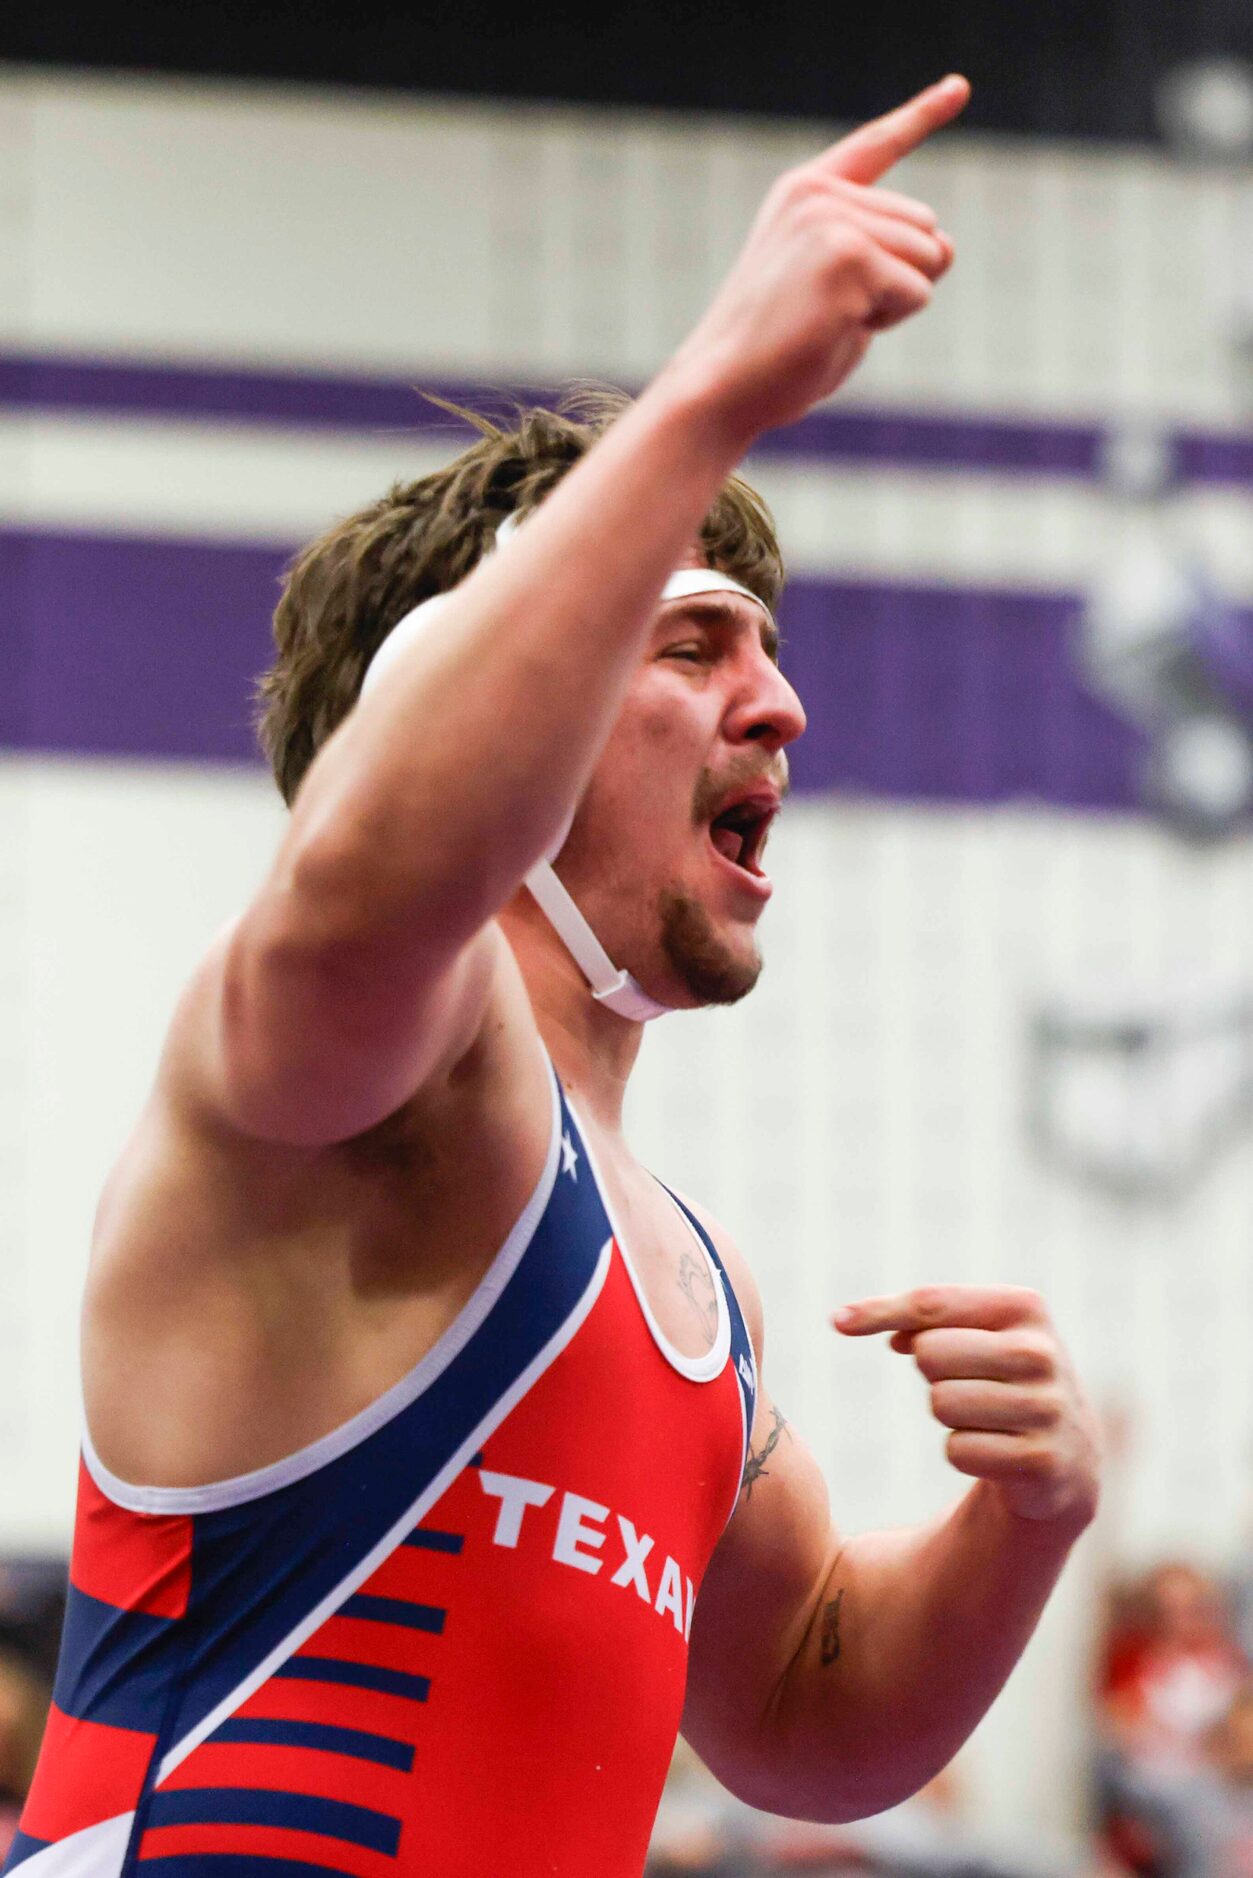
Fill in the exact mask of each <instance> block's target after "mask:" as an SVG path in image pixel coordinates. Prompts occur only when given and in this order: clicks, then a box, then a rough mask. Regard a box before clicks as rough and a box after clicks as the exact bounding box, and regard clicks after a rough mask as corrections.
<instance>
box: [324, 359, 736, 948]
mask: <svg viewBox="0 0 1253 1878" xmlns="http://www.w3.org/2000/svg"><path fill="white" fill-rule="evenodd" d="M740 448H741V440H740V439H738V438H736V437H734V436H732V435H731V434H729V433H728V431H727V429H726V427H725V426H723V425H721V424H720V423H719V421H718V417H717V401H716V398H714V397H713V396H711V395H709V394H708V393H707V392H706V390H705V389H704V387H703V386H701V385H697V384H696V382H695V378H694V374H693V373H692V372H691V371H690V370H687V371H674V370H671V371H668V372H665V373H663V374H662V376H661V377H660V378H659V379H658V380H657V382H656V383H655V384H654V385H653V386H652V387H651V388H650V389H649V391H648V392H646V393H645V394H644V396H643V397H642V398H641V399H640V400H639V402H638V403H637V404H636V405H635V406H634V407H632V408H631V409H629V410H628V411H627V412H626V413H625V414H624V415H623V416H622V417H621V418H620V419H619V420H618V421H617V423H615V424H614V426H613V427H612V429H611V430H610V431H609V432H608V434H607V435H606V436H605V437H604V438H603V439H602V440H601V441H600V442H599V443H598V444H597V445H596V446H595V448H594V449H593V450H591V451H590V452H589V454H588V456H587V457H586V458H585V459H584V460H583V461H582V462H580V463H579V464H578V465H577V466H576V467H575V468H574V469H573V470H571V472H570V473H569V475H568V476H567V477H566V478H565V479H564V480H563V481H562V483H561V484H560V485H559V487H558V488H557V489H556V490H555V492H554V493H553V494H552V495H551V496H550V497H549V498H548V499H547V500H546V501H545V502H544V504H543V506H542V508H541V509H540V511H539V512H538V513H537V515H536V516H535V517H534V519H533V520H531V521H529V522H528V523H527V525H526V527H525V528H524V529H523V530H522V531H521V533H520V534H519V535H518V537H517V539H516V540H515V541H513V542H511V544H510V547H509V551H508V553H507V554H502V555H499V556H495V555H493V556H489V557H488V558H487V559H486V560H485V561H484V562H483V563H481V564H480V566H479V567H478V568H477V569H476V571H475V572H474V573H473V574H472V575H471V577H470V578H469V579H468V580H467V581H466V582H465V583H464V584H463V585H462V587H461V588H460V589H458V591H457V593H456V596H455V597H454V599H453V600H452V601H451V602H450V603H449V605H448V606H446V607H445V609H444V610H443V611H442V612H441V614H440V615H439V617H438V620H437V621H433V622H432V629H431V631H430V632H429V633H427V634H424V635H421V636H419V638H418V640H417V641H415V643H414V644H413V645H411V646H410V647H409V648H408V649H407V651H406V652H405V654H404V656H403V657H402V658H401V659H400V660H398V661H397V664H396V666H395V667H394V669H393V670H392V672H391V673H389V676H388V681H387V683H386V684H384V685H381V686H380V687H378V688H377V690H376V691H375V692H373V693H372V694H371V695H370V696H369V697H368V698H367V699H366V700H365V701H364V702H363V704H362V705H361V706H359V708H358V709H357V710H356V711H354V712H353V714H352V715H351V717H350V718H349V719H348V721H347V723H346V724H345V725H344V726H343V727H342V728H341V730H340V731H339V733H338V734H337V735H336V736H335V737H334V738H333V739H332V740H331V741H330V743H329V744H328V745H327V747H326V749H325V750H324V751H323V752H322V754H321V755H320V756H319V758H318V759H317V761H316V762H315V764H314V765H313V767H312V769H311V771H310V773H309V776H308V777H307V779H306V781H305V784H304V787H303V788H302V790H301V794H300V797H299V798H298V801H297V805H296V809H295V813H294V816H293V820H292V825H291V830H290V834H289V837H288V843H287V858H288V860H289V861H294V860H297V859H299V860H302V861H309V862H311V865H309V866H308V868H307V874H308V876H309V877H311V878H312V880H313V881H314V882H318V883H321V882H324V881H325V880H326V879H327V878H328V877H330V878H332V879H336V880H338V881H339V882H341V883H343V882H344V880H345V879H348V880H350V881H351V883H352V885H353V888H354V892H353V893H352V894H350V895H349V896H348V898H349V899H351V901H352V907H351V914H350V919H351V925H352V929H353V931H354V933H356V934H357V935H360V933H361V931H362V921H363V916H365V915H366V914H367V913H368V917H369V919H370V921H371V922H372V923H377V924H378V926H379V927H380V928H387V927H389V926H393V925H394V926H398V927H401V928H408V930H410V931H412V932H417V931H420V930H422V929H423V928H424V927H425V928H426V929H427V930H429V924H428V921H427V920H424V918H423V914H427V915H429V914H430V913H431V911H432V910H433V909H438V919H439V924H440V928H441V932H442V934H443V936H444V938H445V940H446V942H447V943H448V945H449V946H450V947H451V948H452V949H456V947H457V946H458V945H459V944H460V943H462V942H464V939H465V938H466V937H468V935H469V934H470V933H471V932H473V931H474V930H475V929H476V928H477V927H478V926H479V925H481V924H482V922H483V921H484V920H485V919H486V918H488V917H490V916H491V914H493V913H494V912H495V911H496V910H497V909H498V908H499V907H500V906H501V905H502V904H503V903H504V901H505V900H506V899H508V897H509V896H510V894H511V893H512V892H513V891H514V889H515V888H516V887H517V885H518V884H519V882H520V881H521V879H522V878H523V877H524V875H525V874H526V873H527V871H528V870H529V869H530V867H531V866H532V865H533V864H534V863H535V861H536V860H538V859H539V858H540V856H541V854H542V853H543V852H544V851H545V849H546V847H547V846H548V844H549V843H550V842H551V841H552V839H553V838H554V836H555V835H556V834H557V833H558V832H559V830H560V828H561V826H562V825H563V823H564V820H565V818H566V816H567V815H568V814H569V811H570V809H571V807H572V805H573V803H574V802H575V800H576V799H577V797H578V795H579V793H580V791H581V789H582V787H583V785H584V784H585V782H586V780H587V778H588V775H589V774H590V771H591V769H592V768H593V766H594V764H595V761H596V758H597V756H598V755H599V752H600V750H601V748H602V746H603V743H604V741H605V738H606V736H607V735H608V732H609V729H610V727H611V725H612V723H613V720H614V718H615V716H616V714H617V711H618V708H619V706H620V704H621V701H622V697H623V694H624V692H625V690H626V686H627V684H628V682H629V680H630V677H631V674H632V671H633V669H634V668H635V666H636V664H637V662H638V660H639V657H640V654H641V650H642V647H643V644H644V641H645V638H646V635H647V633H648V631H649V629H650V626H651V622H652V618H653V615H654V611H655V607H656V601H657V596H658V594H659V593H660V590H661V588H662V586H663V585H664V583H665V580H666V577H667V575H668V574H669V573H670V571H671V569H672V568H673V567H674V566H675V565H676V563H677V562H678V561H679V560H680V559H681V558H682V556H683V554H684V552H685V551H686V550H687V548H688V547H689V545H690V543H691V541H692V540H693V538H694V537H695V536H696V535H697V534H698V532H699V529H700V525H701V522H702V520H703V518H704V516H705V514H706V512H707V510H708V508H709V505H710V503H711V501H712V500H713V498H714V496H715V495H716V493H717V491H718V489H719V488H720V487H721V485H722V483H723V481H724V480H725V478H726V476H727V475H728V474H729V473H730V471H731V470H732V469H733V468H734V465H735V461H736V460H737V457H738V454H739V451H740ZM312 897H313V898H314V899H316V900H317V902H318V904H319V906H320V907H321V908H323V909H325V910H326V911H327V912H331V913H333V911H334V909H335V907H336V906H337V905H338V904H340V903H341V902H342V900H343V898H344V896H343V895H342V894H327V893H325V892H323V891H318V892H317V893H315V894H314V895H313V896H312ZM363 900H364V902H365V905H363V904H362V901H363Z"/></svg>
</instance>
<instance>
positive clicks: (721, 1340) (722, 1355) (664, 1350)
mask: <svg viewBox="0 0 1253 1878" xmlns="http://www.w3.org/2000/svg"><path fill="white" fill-rule="evenodd" d="M566 1107H567V1108H568V1109H569V1110H570V1113H571V1114H572V1115H573V1116H574V1119H575V1121H576V1122H578V1125H579V1133H580V1135H581V1136H582V1137H583V1150H584V1153H585V1154H586V1155H587V1159H588V1164H589V1166H590V1167H591V1170H592V1179H593V1180H594V1181H595V1182H596V1189H597V1192H598V1193H599V1194H600V1199H601V1205H602V1206H603V1207H604V1209H605V1213H606V1215H607V1216H608V1219H609V1224H610V1226H611V1227H612V1229H613V1236H614V1243H615V1245H616V1246H617V1248H618V1251H619V1253H620V1254H621V1257H622V1263H623V1265H624V1266H625V1267H626V1274H627V1277H628V1278H629V1279H630V1280H631V1288H632V1290H633V1291H634V1292H635V1296H636V1299H637V1300H638V1302H639V1307H640V1312H641V1314H642V1316H643V1318H644V1322H645V1323H646V1324H647V1325H648V1329H649V1332H650V1334H651V1336H652V1339H653V1342H654V1343H655V1344H656V1345H657V1348H658V1349H659V1350H660V1351H661V1354H662V1355H663V1356H664V1357H665V1359H666V1361H667V1363H669V1364H670V1366H671V1368H672V1369H677V1370H678V1372H679V1374H680V1376H686V1377H687V1380H688V1381H689V1382H713V1381H714V1380H715V1379H716V1378H717V1377H718V1376H720V1375H721V1374H722V1372H723V1370H724V1369H725V1367H726V1362H727V1358H728V1357H729V1356H730V1354H731V1308H730V1306H729V1304H728V1303H727V1296H726V1292H725V1290H724V1289H723V1284H722V1278H721V1275H720V1273H719V1271H718V1268H717V1266H716V1265H715V1264H714V1262H713V1260H712V1259H711V1258H710V1256H709V1253H708V1250H707V1249H706V1246H705V1243H704V1241H703V1240H702V1238H701V1236H700V1234H699V1233H698V1232H697V1230H696V1228H695V1226H693V1224H692V1222H691V1220H690V1219H689V1218H688V1216H687V1214H686V1213H685V1212H684V1211H683V1208H682V1207H681V1206H680V1205H679V1203H678V1201H677V1200H676V1199H675V1197H674V1195H673V1194H672V1193H671V1192H670V1191H669V1189H668V1188H667V1187H665V1186H664V1185H662V1183H661V1182H660V1181H659V1182H658V1186H659V1187H660V1189H661V1191H662V1193H664V1194H665V1196H666V1198H667V1200H669V1202H670V1204H671V1206H673V1208H674V1210H675V1212H676V1213H677V1214H678V1216H679V1218H680V1219H681V1220H682V1221H683V1224H684V1226H685V1227H686V1229H687V1231H688V1232H689V1233H690V1234H691V1237H692V1240H693V1242H694V1244H695V1246H696V1250H697V1252H698V1253H699V1254H700V1257H701V1259H702V1261H703V1263H704V1266H705V1270H706V1271H707V1272H708V1273H709V1277H710V1280H711V1282H712V1284H713V1288H714V1297H715V1298H716V1299H717V1304H718V1329H717V1331H716V1333H715V1335H714V1340H713V1343H712V1345H711V1346H710V1348H709V1349H708V1350H706V1351H705V1353H704V1355H703V1356H685V1355H684V1353H683V1351H682V1350H679V1349H676V1347H675V1345H674V1344H673V1343H671V1341H670V1339H669V1337H667V1335H666V1333H665V1331H664V1330H663V1329H662V1328H661V1325H660V1324H659V1323H658V1322H657V1317H656V1314H655V1312H654V1311H653V1307H652V1305H651V1304H650V1303H649V1301H648V1293H647V1292H646V1291H645V1289H644V1285H643V1282H642V1281H641V1279H640V1275H639V1273H638V1272H637V1271H636V1269H635V1266H634V1264H633V1263H632V1260H631V1253H630V1250H629V1248H628V1246H627V1242H626V1240H625V1239H624V1237H623V1235H622V1232H621V1231H620V1229H619V1226H618V1222H617V1219H616V1218H615V1217H614V1211H613V1207H612V1205H611V1204H610V1200H609V1191H608V1189H607V1187H606V1186H605V1183H604V1181H603V1180H602V1178H601V1173H600V1168H599V1166H598V1165H597V1162H596V1157H595V1155H594V1154H593V1152H592V1144H591V1142H590V1141H589V1140H588V1137H587V1130H586V1128H585V1127H584V1126H583V1122H582V1118H581V1117H580V1115H579V1114H578V1111H577V1110H576V1109H575V1107H574V1104H573V1103H572V1102H571V1100H570V1097H569V1095H568V1094H567V1096H566ZM736 1388H737V1391H738V1388H739V1385H738V1383H737V1385H736Z"/></svg>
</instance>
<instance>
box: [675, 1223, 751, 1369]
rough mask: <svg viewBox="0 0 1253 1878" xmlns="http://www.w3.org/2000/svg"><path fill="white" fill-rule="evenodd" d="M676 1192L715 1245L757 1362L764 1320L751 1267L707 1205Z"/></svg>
mask: <svg viewBox="0 0 1253 1878" xmlns="http://www.w3.org/2000/svg"><path fill="white" fill-rule="evenodd" d="M675 1192H676V1193H677V1194H678V1196H679V1198H680V1199H681V1200H682V1202H683V1204H684V1206H686V1207H687V1208H688V1210H689V1211H690V1212H692V1213H694V1214H695V1216H696V1218H697V1219H698V1220H699V1221H700V1223H701V1225H702V1226H703V1227H704V1228H705V1231H706V1232H707V1233H708V1234H709V1237H710V1238H711V1239H712V1240H713V1242H714V1245H715V1246H716V1247H717V1249H718V1257H719V1258H720V1259H721V1260H722V1263H723V1264H724V1265H725V1266H726V1268H727V1277H728V1278H729V1279H730V1280H731V1285H732V1289H733V1290H734V1292H735V1296H736V1299H737V1301H738V1303H739V1307H740V1309H741V1311H743V1313H744V1322H745V1324H746V1325H747V1326H748V1334H749V1336H750V1337H751V1338H752V1340H753V1350H754V1352H755V1354H756V1357H757V1362H758V1365H759V1366H760V1364H761V1360H762V1353H763V1348H764V1345H765V1321H764V1316H763V1312H762V1304H761V1292H760V1291H759V1289H758V1287H757V1280H756V1279H755V1278H754V1277H753V1273H752V1268H751V1266H750V1265H749V1263H748V1260H747V1258H746V1257H745V1256H744V1253H743V1252H742V1251H741V1249H740V1247H739V1245H738V1244H737V1242H736V1241H735V1239H733V1238H732V1236H731V1234H730V1233H729V1232H728V1231H727V1229H726V1227H725V1226H724V1225H723V1224H722V1222H721V1220H718V1219H715V1218H714V1215H713V1214H712V1213H711V1212H710V1211H709V1209H708V1207H706V1206H702V1205H701V1203H700V1201H699V1200H694V1199H693V1198H692V1197H691V1195H690V1194H688V1193H683V1192H681V1191H680V1189H679V1188H677V1187H676V1188H675Z"/></svg>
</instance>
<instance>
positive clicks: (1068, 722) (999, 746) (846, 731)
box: [0, 532, 1139, 808]
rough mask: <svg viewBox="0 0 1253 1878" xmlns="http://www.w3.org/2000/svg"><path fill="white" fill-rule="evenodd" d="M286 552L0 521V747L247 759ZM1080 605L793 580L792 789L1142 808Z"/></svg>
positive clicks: (1054, 599) (1133, 751)
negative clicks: (802, 723) (24, 529)
mask: <svg viewBox="0 0 1253 1878" xmlns="http://www.w3.org/2000/svg"><path fill="white" fill-rule="evenodd" d="M285 553H286V551H285V550H284V549H283V548H281V547H279V546H277V545H276V546H274V547H264V546H260V547H259V546H237V545H234V544H216V543H205V542H188V541H171V540H168V539H158V540H119V539H116V538H112V537H105V536H97V535H87V534H68V535H62V534H55V535H54V534H39V533H18V532H9V533H4V532H0V582H2V583H3V591H4V592H5V593H6V594H8V595H9V596H10V601H11V604H12V607H13V611H12V614H11V615H10V618H11V620H12V621H14V622H15V624H16V626H17V628H18V630H16V631H10V630H8V629H7V628H6V630H5V631H4V632H3V634H2V635H0V742H3V743H4V744H7V745H8V746H9V747H11V748H18V749H25V750H39V751H53V752H59V753H63V754H67V755H78V756H124V757H141V758H143V757H147V758H183V759H191V760H196V761H201V762H215V763H218V762H220V763H252V762H255V761H256V760H257V757H256V751H255V746H254V743H253V739H252V732H251V729H250V722H249V720H250V705H249V699H250V694H251V685H252V681H253V679H254V677H255V675H256V674H257V673H258V672H259V671H260V670H261V669H262V668H263V667H264V665H265V664H266V662H267V660H268V657H269V633H268V622H269V617H270V612H271V609H272V607H273V604H274V599H275V595H276V592H277V583H278V577H279V573H280V570H281V567H282V564H283V560H284V558H285ZM1077 604H1078V603H1077V601H1074V600H1068V599H1066V598H1065V597H1064V596H1060V597H1059V596H1057V595H1031V594H1022V593H1016V592H1001V591H984V592H979V593H974V592H967V591H954V590H951V589H945V588H931V587H906V586H885V585H874V584H868V583H855V582H824V581H814V580H797V581H795V582H794V583H793V584H792V586H791V587H790V588H789V589H788V592H787V595H786V599H785V603H784V607H783V630H784V666H785V669H786V670H787V671H788V673H789V675H790V676H791V677H792V679H793V681H794V682H795V683H796V685H797V688H798V690H799V691H800V693H801V696H802V698H803V699H804V701H805V704H806V708H807V709H808V712H809V718H810V729H809V731H808V733H807V734H806V736H805V737H804V738H802V739H801V741H800V743H799V744H798V745H797V746H796V750H795V753H794V765H793V767H794V775H795V778H796V783H797V787H798V788H799V789H802V790H806V791H820V790H831V789H835V790H840V791H843V792H846V793H850V794H857V795H871V796H880V797H888V798H904V799H908V800H924V801H933V802H989V803H990V802H1004V801H1011V800H1016V799H1022V798H1027V799H1037V800H1042V801H1047V802H1054V803H1058V804H1065V805H1067V806H1070V807H1075V808H1132V807H1134V806H1135V805H1136V800H1137V791H1136V769H1137V760H1138V753H1139V746H1138V744H1137V741H1136V739H1135V737H1134V736H1133V734H1132V733H1131V732H1130V731H1129V730H1127V729H1126V728H1125V727H1124V726H1123V725H1122V724H1121V723H1120V721H1119V720H1118V719H1117V718H1115V717H1114V716H1113V715H1112V714H1111V713H1109V712H1108V711H1107V710H1105V709H1104V707H1103V706H1102V705H1100V704H1099V703H1097V702H1096V701H1095V700H1093V699H1091V698H1090V697H1089V696H1088V695H1087V694H1086V693H1085V692H1084V691H1083V689H1082V687H1081V686H1080V684H1079V682H1078V679H1077V676H1076V674H1075V671H1074V668H1073V665H1072V663H1071V660H1070V657H1069V652H1068V630H1069V625H1070V622H1071V620H1072V619H1073V616H1074V611H1075V607H1076V606H1077Z"/></svg>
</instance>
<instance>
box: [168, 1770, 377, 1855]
mask: <svg viewBox="0 0 1253 1878" xmlns="http://www.w3.org/2000/svg"><path fill="white" fill-rule="evenodd" d="M160 1826H280V1827H282V1828H284V1829H285V1830H286V1831H288V1832H310V1833H314V1834H316V1835H317V1837H318V1838H322V1839H342V1840H343V1841H344V1843H345V1844H346V1845H360V1846H364V1847H365V1849H366V1850H367V1851H370V1852H382V1853H384V1854H385V1855H386V1856H387V1857H388V1858H395V1856H396V1851H397V1848H398V1846H399V1845H400V1821H399V1820H398V1819H395V1818H393V1816H392V1815H391V1814H390V1813H379V1812H376V1811H375V1810H374V1808H373V1807H372V1806H355V1805H353V1804H352V1802H351V1801H349V1800H324V1799H323V1798H322V1797H321V1796H320V1795H319V1794H316V1793H278V1792H274V1791H273V1790H271V1789H270V1788H266V1787H178V1788H175V1789H174V1790H173V1791H172V1792H157V1793H154V1794H153V1796H152V1805H151V1808H150V1810H149V1813H148V1830H149V1831H151V1830H153V1829H154V1828H156V1827H160ZM144 1862H145V1864H146V1862H147V1861H144Z"/></svg>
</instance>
